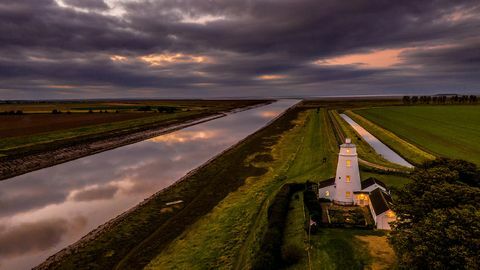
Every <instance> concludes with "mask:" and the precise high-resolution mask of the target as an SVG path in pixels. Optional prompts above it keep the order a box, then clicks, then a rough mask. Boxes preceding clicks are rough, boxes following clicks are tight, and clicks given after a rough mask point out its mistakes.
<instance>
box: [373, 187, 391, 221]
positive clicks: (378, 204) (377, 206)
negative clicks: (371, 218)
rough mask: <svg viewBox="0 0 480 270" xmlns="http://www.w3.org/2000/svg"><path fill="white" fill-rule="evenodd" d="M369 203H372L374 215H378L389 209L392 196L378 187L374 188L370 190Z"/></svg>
mask: <svg viewBox="0 0 480 270" xmlns="http://www.w3.org/2000/svg"><path fill="white" fill-rule="evenodd" d="M369 197H370V203H371V204H372V207H373V210H374V211H375V215H377V216H378V215H380V214H381V213H384V212H386V211H388V210H390V205H391V204H392V198H391V197H390V195H388V194H387V193H385V192H383V191H382V190H381V189H380V188H376V189H374V190H372V192H370V196H369Z"/></svg>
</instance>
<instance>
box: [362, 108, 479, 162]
mask: <svg viewBox="0 0 480 270" xmlns="http://www.w3.org/2000/svg"><path fill="white" fill-rule="evenodd" d="M354 112H355V113H357V114H359V115H361V116H363V117H365V118H367V119H368V120H370V121H372V122H374V123H375V124H377V125H379V126H381V127H382V128H385V129H387V130H389V131H391V132H393V133H395V134H396V135H398V136H399V137H400V138H402V139H404V140H406V141H408V142H410V143H412V144H414V145H416V146H418V147H419V148H421V149H423V150H425V151H427V152H430V153H432V154H434V155H436V156H443V157H449V158H457V159H464V160H468V161H471V162H474V163H476V164H477V165H480V106H402V107H381V108H370V109H361V110H355V111H354ZM365 128H367V129H368V127H365ZM369 131H371V130H369ZM371 132H372V133H373V134H374V135H378V133H375V131H373V130H372V131H371Z"/></svg>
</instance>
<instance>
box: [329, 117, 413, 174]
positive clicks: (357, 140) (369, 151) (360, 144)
mask: <svg viewBox="0 0 480 270" xmlns="http://www.w3.org/2000/svg"><path fill="white" fill-rule="evenodd" d="M329 113H330V116H331V118H332V120H333V121H335V122H336V123H338V126H339V128H340V132H342V133H343V135H344V137H346V138H350V139H351V140H352V143H354V144H355V145H356V146H357V153H358V157H359V158H361V159H363V160H366V161H369V162H371V163H375V164H378V165H380V166H384V167H387V168H393V169H399V170H405V169H406V168H405V167H403V166H401V165H398V164H395V163H392V162H389V161H388V160H386V159H385V158H383V157H382V156H380V155H379V154H377V152H375V150H374V149H373V148H372V147H371V146H370V145H369V144H368V143H367V142H365V141H364V140H363V139H362V136H360V135H359V134H358V133H357V132H356V131H355V130H354V129H353V128H352V126H350V125H349V124H348V123H347V122H346V121H345V120H344V119H343V118H342V117H341V116H340V115H339V114H338V112H337V111H329Z"/></svg>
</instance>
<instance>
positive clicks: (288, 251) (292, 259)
mask: <svg viewBox="0 0 480 270" xmlns="http://www.w3.org/2000/svg"><path fill="white" fill-rule="evenodd" d="M303 254H304V251H303V250H302V249H301V248H300V247H298V246H297V245H293V244H290V245H286V246H284V247H283V248H282V260H283V262H284V263H285V264H286V265H292V264H295V263H297V262H298V261H300V260H301V259H302V257H303Z"/></svg>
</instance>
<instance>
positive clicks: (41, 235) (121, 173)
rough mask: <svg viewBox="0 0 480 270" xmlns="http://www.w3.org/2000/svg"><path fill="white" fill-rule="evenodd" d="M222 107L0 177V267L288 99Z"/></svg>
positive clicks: (215, 147) (214, 147) (111, 212)
mask: <svg viewBox="0 0 480 270" xmlns="http://www.w3.org/2000/svg"><path fill="white" fill-rule="evenodd" d="M297 102H298V100H280V101H278V102H275V103H272V104H269V105H265V106H261V107H257V108H253V109H250V110H246V111H241V112H237V113H233V114H229V115H227V116H225V117H222V118H218V119H215V120H212V121H209V122H205V123H201V124H198V125H195V126H191V127H188V128H185V129H182V130H178V131H175V132H172V133H169V134H165V135H162V136H158V137H155V138H152V139H149V140H146V141H142V142H139V143H135V144H131V145H127V146H124V147H120V148H117V149H113V150H110V151H106V152H103V153H99V154H95V155H92V156H88V157H84V158H80V159H77V160H74V161H70V162H67V163H63V164H59V165H56V166H53V167H50V168H45V169H41V170H38V171H34V172H31V173H28V174H24V175H21V176H17V177H14V178H11V179H7V180H4V181H0V269H29V268H31V267H33V266H35V265H37V264H39V263H41V262H42V261H43V260H45V259H46V258H47V257H48V256H50V255H53V254H54V253H56V252H57V251H59V250H61V249H62V248H64V247H66V246H68V245H70V244H72V243H74V242H76V241H77V240H79V239H80V238H81V237H82V236H84V235H85V234H87V233H88V232H89V231H91V230H93V229H95V228H96V227H98V226H99V225H101V224H103V223H105V222H106V221H108V220H110V219H112V218H114V217H115V216H117V215H119V214H121V213H122V212H124V211H126V210H128V209H129V208H131V207H133V206H135V205H136V204H138V203H139V202H141V201H142V200H144V199H145V198H147V197H149V196H150V195H152V194H153V193H155V192H157V191H158V190H161V189H163V188H165V187H168V186H169V185H171V184H172V183H174V182H175V181H176V180H177V179H179V178H181V177H182V176H184V175H185V174H186V173H187V172H189V171H191V170H193V169H195V168H196V167H198V166H199V165H201V164H203V163H204V162H206V161H208V160H209V159H210V158H212V157H214V156H215V155H217V154H218V153H220V152H222V151H223V150H225V149H227V148H228V147H230V146H232V145H234V144H235V143H237V142H238V141H240V140H241V139H243V138H245V137H246V136H248V135H249V134H251V133H253V132H255V131H256V130H258V129H260V128H261V127H263V126H265V125H266V124H267V123H269V122H270V121H271V120H272V119H274V118H275V117H277V116H278V115H279V114H281V113H282V112H284V111H285V110H286V109H287V108H289V107H291V106H293V105H294V104H296V103H297Z"/></svg>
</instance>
